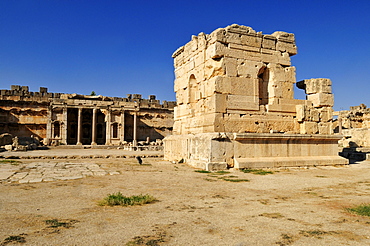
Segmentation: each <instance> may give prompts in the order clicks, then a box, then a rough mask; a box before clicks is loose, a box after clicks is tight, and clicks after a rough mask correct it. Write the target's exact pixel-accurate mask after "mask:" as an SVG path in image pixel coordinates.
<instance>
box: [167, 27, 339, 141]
mask: <svg viewBox="0 0 370 246" xmlns="http://www.w3.org/2000/svg"><path fill="white" fill-rule="evenodd" d="M296 53H297V47H296V45H295V38H294V34H292V33H286V32H280V31H278V32H274V33H273V34H271V35H267V34H262V33H261V32H256V31H254V30H253V29H252V28H251V27H247V26H241V25H236V24H234V25H231V26H228V27H226V28H219V29H217V30H215V31H213V32H212V33H211V34H209V35H206V34H204V33H200V34H199V35H198V36H192V40H191V41H190V42H189V43H187V44H186V45H185V46H182V47H180V48H179V49H178V50H176V51H175V52H174V54H173V58H174V65H175V76H176V79H175V86H174V89H175V92H176V100H177V107H176V108H175V124H174V134H188V133H206V132H239V133H244V132H246V133H248V132H250V133H272V132H286V133H302V134H316V133H320V134H332V127H331V118H332V109H331V107H332V106H333V95H332V94H331V81H330V80H329V79H311V80H305V81H302V82H300V84H299V88H302V89H305V90H306V93H307V100H297V99H294V92H293V86H294V84H295V82H296V79H295V67H293V66H291V61H290V56H293V55H295V54H296Z"/></svg>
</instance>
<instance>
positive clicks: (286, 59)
mask: <svg viewBox="0 0 370 246" xmlns="http://www.w3.org/2000/svg"><path fill="white" fill-rule="evenodd" d="M279 53H280V55H279V56H278V63H280V64H281V65H283V66H290V65H291V62H290V55H289V53H287V52H279ZM294 80H295V79H294Z"/></svg>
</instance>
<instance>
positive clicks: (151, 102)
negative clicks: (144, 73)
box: [0, 85, 175, 145]
mask: <svg viewBox="0 0 370 246" xmlns="http://www.w3.org/2000/svg"><path fill="white" fill-rule="evenodd" d="M174 106H175V102H166V101H164V102H163V103H162V104H161V103H160V101H159V100H156V97H155V96H153V95H152V96H150V97H149V99H142V98H141V95H139V94H129V95H127V97H126V98H119V97H104V96H85V95H78V94H63V93H49V92H48V90H47V88H44V87H41V88H40V91H39V92H30V91H29V88H28V86H18V85H12V86H11V90H0V134H2V133H10V134H12V135H13V136H18V137H30V136H31V135H33V136H34V137H38V138H40V139H43V140H44V142H45V143H47V144H52V143H56V144H65V145H121V144H123V143H125V142H131V143H133V145H135V144H136V142H137V141H147V140H148V139H149V140H151V141H154V140H156V139H162V138H164V137H165V136H167V135H169V134H171V132H172V125H173V108H174Z"/></svg>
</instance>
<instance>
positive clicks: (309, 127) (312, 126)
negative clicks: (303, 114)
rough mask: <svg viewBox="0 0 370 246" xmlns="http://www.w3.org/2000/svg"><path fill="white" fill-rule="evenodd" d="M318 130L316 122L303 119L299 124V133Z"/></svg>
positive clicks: (311, 132)
mask: <svg viewBox="0 0 370 246" xmlns="http://www.w3.org/2000/svg"><path fill="white" fill-rule="evenodd" d="M318 131H319V128H318V124H317V123H316V122H309V121H304V122H303V123H301V124H300V133H301V134H317V133H318Z"/></svg>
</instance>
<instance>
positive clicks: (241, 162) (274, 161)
mask: <svg viewBox="0 0 370 246" xmlns="http://www.w3.org/2000/svg"><path fill="white" fill-rule="evenodd" d="M333 165H348V160H347V159H345V158H343V157H340V156H291V157H255V158H234V168H235V169H242V168H275V167H304V166H333Z"/></svg>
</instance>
